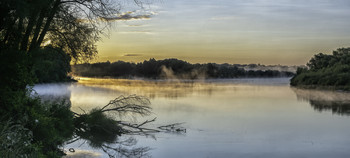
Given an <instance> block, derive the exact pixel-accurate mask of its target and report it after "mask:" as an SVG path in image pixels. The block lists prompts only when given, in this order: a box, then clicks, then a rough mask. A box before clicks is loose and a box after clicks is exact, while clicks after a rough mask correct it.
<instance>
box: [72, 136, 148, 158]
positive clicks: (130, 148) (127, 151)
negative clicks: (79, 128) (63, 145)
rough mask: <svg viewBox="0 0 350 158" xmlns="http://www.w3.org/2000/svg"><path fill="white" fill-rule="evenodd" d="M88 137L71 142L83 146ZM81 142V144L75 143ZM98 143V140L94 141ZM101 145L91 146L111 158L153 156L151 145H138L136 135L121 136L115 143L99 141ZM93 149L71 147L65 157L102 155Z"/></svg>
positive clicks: (93, 157)
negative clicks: (151, 154)
mask: <svg viewBox="0 0 350 158" xmlns="http://www.w3.org/2000/svg"><path fill="white" fill-rule="evenodd" d="M86 141H89V140H86V139H79V140H78V141H77V142H73V143H69V144H73V145H72V146H79V148H81V146H82V145H83V144H85V143H86ZM74 143H75V144H80V145H74ZM94 143H96V142H94ZM99 143H100V145H99V146H91V144H89V146H90V147H92V148H93V149H95V150H97V151H103V152H104V153H105V154H106V155H108V157H110V158H117V157H118V158H122V157H125V158H130V157H151V156H150V153H149V152H150V150H151V148H150V147H137V146H136V145H137V140H136V138H134V137H128V138H125V139H124V138H123V137H119V138H118V140H117V141H114V142H113V143H106V142H99ZM93 149H89V150H80V149H73V148H70V149H68V150H66V154H67V156H65V158H81V157H84V158H90V157H91V158H95V157H101V156H102V155H101V153H100V152H94V151H93Z"/></svg>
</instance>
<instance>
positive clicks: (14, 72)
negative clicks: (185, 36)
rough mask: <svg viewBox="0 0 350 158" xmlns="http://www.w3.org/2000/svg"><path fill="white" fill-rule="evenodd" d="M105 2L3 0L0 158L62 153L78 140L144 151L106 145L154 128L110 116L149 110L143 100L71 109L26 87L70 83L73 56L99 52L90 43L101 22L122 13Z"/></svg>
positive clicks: (132, 152)
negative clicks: (62, 148) (63, 149)
mask: <svg viewBox="0 0 350 158" xmlns="http://www.w3.org/2000/svg"><path fill="white" fill-rule="evenodd" d="M109 2H110V1H108V0H89V1H85V0H1V1H0V63H1V66H0V74H1V76H0V157H1V158H3V157H4V158H7V157H8V158H17V157H18V158H21V157H23V158H27V157H29V158H31V157H33V158H42V157H44V158H45V157H48V158H55V157H61V156H63V155H64V153H63V151H62V150H61V148H60V147H62V145H63V144H64V143H65V142H69V141H76V140H77V139H86V140H87V142H88V143H89V144H91V145H92V146H94V147H100V148H102V149H103V151H105V152H109V151H111V150H112V151H113V153H118V154H121V155H122V156H124V157H140V154H141V155H142V154H144V152H146V151H147V149H146V148H140V149H139V148H135V149H130V150H128V149H127V148H123V145H121V146H119V147H118V148H113V147H110V146H109V145H108V144H109V143H111V142H117V138H118V136H119V135H121V134H125V133H129V134H130V133H137V134H147V132H157V131H158V130H152V129H144V128H143V127H142V125H145V124H147V123H148V122H151V121H152V120H151V121H146V122H144V123H142V124H139V125H137V124H129V123H128V122H122V121H119V120H118V118H117V117H111V116H114V115H113V113H117V114H115V115H118V116H119V115H122V114H125V113H132V114H140V115H147V114H149V113H150V110H151V109H150V108H149V106H148V104H149V101H148V100H147V98H142V97H137V96H129V97H120V98H117V99H116V100H113V101H111V102H110V103H109V104H108V105H106V106H105V107H103V108H96V109H94V110H92V111H90V112H86V113H85V112H84V113H82V114H78V113H74V112H72V111H71V110H70V102H69V100H68V101H67V100H61V101H50V102H44V101H43V100H41V99H40V98H39V97H38V96H36V95H35V92H33V91H32V88H31V87H32V85H33V84H34V83H42V82H58V81H67V80H70V79H69V78H68V77H67V73H68V72H69V71H70V62H71V60H72V62H79V61H87V60H89V59H91V58H93V57H94V56H95V55H96V53H97V51H96V47H95V42H96V41H98V39H99V34H100V33H102V32H103V31H104V30H103V29H104V28H106V27H104V26H103V25H105V24H106V25H108V20H111V19H113V18H114V17H115V16H116V14H117V13H119V11H118V10H117V9H115V8H119V7H120V6H119V7H116V5H118V4H115V5H114V4H111V3H109ZM135 2H136V3H138V2H139V1H135ZM101 25H102V26H101ZM128 142H129V144H130V143H132V141H128ZM128 142H123V144H127V145H129V144H128ZM110 156H114V155H110Z"/></svg>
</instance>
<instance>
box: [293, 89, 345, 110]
mask: <svg viewBox="0 0 350 158" xmlns="http://www.w3.org/2000/svg"><path fill="white" fill-rule="evenodd" d="M292 89H293V91H294V92H295V93H296V95H297V98H298V99H299V100H303V101H308V102H309V103H310V105H311V106H312V107H313V108H314V109H315V110H316V111H319V112H322V111H332V113H333V114H338V115H347V116H349V115H350V93H347V92H340V91H325V90H308V89H297V88H292Z"/></svg>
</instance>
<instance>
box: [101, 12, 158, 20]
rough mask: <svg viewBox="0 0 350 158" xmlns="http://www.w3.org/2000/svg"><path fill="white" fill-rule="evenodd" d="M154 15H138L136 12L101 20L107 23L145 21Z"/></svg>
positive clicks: (150, 13) (152, 13) (151, 13)
mask: <svg viewBox="0 0 350 158" xmlns="http://www.w3.org/2000/svg"><path fill="white" fill-rule="evenodd" d="M155 14H156V13H154V12H149V13H141V14H140V13H138V11H128V12H124V13H121V14H118V15H116V16H115V17H104V18H103V20H107V21H128V20H145V19H151V17H152V16H153V15H155Z"/></svg>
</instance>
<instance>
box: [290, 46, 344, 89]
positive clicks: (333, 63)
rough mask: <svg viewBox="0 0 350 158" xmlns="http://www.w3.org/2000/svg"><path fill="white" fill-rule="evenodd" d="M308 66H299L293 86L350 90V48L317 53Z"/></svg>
mask: <svg viewBox="0 0 350 158" xmlns="http://www.w3.org/2000/svg"><path fill="white" fill-rule="evenodd" d="M307 66H308V68H298V70H297V74H296V75H295V76H294V77H293V78H292V79H291V83H290V84H291V85H292V86H298V87H303V88H325V89H340V90H350V48H339V49H337V50H336V51H333V54H331V55H328V54H323V53H319V54H316V55H315V56H314V57H313V58H312V59H311V60H310V61H309V62H308V63H307Z"/></svg>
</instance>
